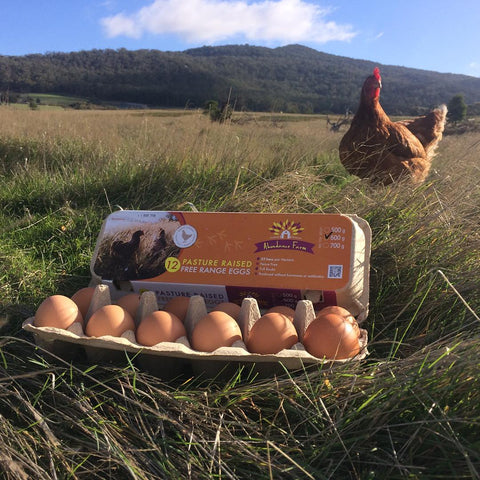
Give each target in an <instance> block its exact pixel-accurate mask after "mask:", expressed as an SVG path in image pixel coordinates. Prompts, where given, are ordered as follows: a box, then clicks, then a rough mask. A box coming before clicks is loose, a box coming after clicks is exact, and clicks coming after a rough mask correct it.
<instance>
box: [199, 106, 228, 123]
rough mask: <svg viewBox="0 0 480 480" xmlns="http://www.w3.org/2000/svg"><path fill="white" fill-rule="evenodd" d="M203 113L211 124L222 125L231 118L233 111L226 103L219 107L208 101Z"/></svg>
mask: <svg viewBox="0 0 480 480" xmlns="http://www.w3.org/2000/svg"><path fill="white" fill-rule="evenodd" d="M203 113H204V114H205V115H208V116H209V117H210V120H211V121H212V122H219V123H223V122H225V121H227V120H229V119H230V118H231V117H232V113H233V109H232V107H231V106H230V104H228V103H227V104H225V105H224V106H223V107H220V106H219V105H218V102H217V101H216V100H209V101H208V102H207V103H206V104H205V107H204V109H203Z"/></svg>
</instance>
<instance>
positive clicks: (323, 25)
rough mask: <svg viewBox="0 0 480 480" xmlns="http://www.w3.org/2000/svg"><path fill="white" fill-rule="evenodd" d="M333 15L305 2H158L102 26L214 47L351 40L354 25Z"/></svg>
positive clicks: (111, 34) (108, 19)
mask: <svg viewBox="0 0 480 480" xmlns="http://www.w3.org/2000/svg"><path fill="white" fill-rule="evenodd" d="M329 13H331V10H329V9H328V8H322V7H319V6H318V5H315V4H313V3H309V2H307V1H304V0H260V1H256V2H253V3H252V2H248V1H247V0H233V1H227V0H155V1H154V2H153V3H152V4H150V5H148V6H146V7H143V8H141V9H140V10H138V11H137V12H135V13H133V14H124V13H119V14H117V15H114V16H110V17H105V18H103V19H102V20H101V23H102V25H103V27H104V29H105V33H106V35H107V36H108V37H117V36H120V35H125V36H128V37H133V38H140V37H141V36H142V35H144V34H154V35H161V34H174V35H177V36H179V37H180V38H182V39H183V40H186V41H188V42H204V43H207V44H212V43H215V42H219V41H225V40H227V39H229V38H238V37H243V38H245V40H247V41H250V42H251V41H264V42H267V43H275V42H281V43H294V42H305V41H308V42H313V43H319V44H322V43H326V42H329V41H332V40H339V41H348V40H350V39H352V38H353V37H354V36H355V35H356V33H355V32H354V31H353V30H352V27H351V26H350V25H339V24H337V23H336V22H333V21H327V20H326V19H325V17H326V16H327V15H328V14H329Z"/></svg>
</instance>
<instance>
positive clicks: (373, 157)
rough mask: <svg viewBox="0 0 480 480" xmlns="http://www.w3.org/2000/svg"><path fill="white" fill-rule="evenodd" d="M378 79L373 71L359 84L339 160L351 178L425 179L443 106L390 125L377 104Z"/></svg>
mask: <svg viewBox="0 0 480 480" xmlns="http://www.w3.org/2000/svg"><path fill="white" fill-rule="evenodd" d="M381 88H382V80H381V77H380V71H379V69H378V68H375V69H374V71H373V75H371V76H369V77H367V79H366V80H365V83H364V84H363V88H362V93H361V97H360V105H359V107H358V110H357V112H356V114H355V116H354V118H353V120H352V123H351V126H350V128H349V130H348V131H347V132H346V133H345V135H344V136H343V138H342V140H341V141H340V146H339V153H340V161H341V162H342V164H343V166H344V167H345V168H346V170H347V171H348V172H349V173H351V174H352V175H356V176H358V177H361V178H368V179H370V180H372V181H375V182H380V183H383V184H389V183H392V182H394V181H396V180H399V179H401V178H403V177H408V178H409V179H410V180H411V181H412V182H413V183H421V182H423V181H424V180H425V178H426V176H427V175H428V172H429V170H430V166H431V164H432V158H433V156H434V154H435V149H436V147H437V145H438V142H439V141H440V140H441V138H442V134H443V130H444V128H445V121H446V116H447V107H446V106H445V105H441V106H440V107H438V108H436V109H435V110H433V111H432V112H430V113H429V114H428V115H425V116H423V117H418V118H416V119H414V120H405V121H401V122H392V121H391V120H390V119H389V118H388V116H387V114H386V113H385V112H384V110H383V108H382V106H381V105H380V101H379V99H380V89H381Z"/></svg>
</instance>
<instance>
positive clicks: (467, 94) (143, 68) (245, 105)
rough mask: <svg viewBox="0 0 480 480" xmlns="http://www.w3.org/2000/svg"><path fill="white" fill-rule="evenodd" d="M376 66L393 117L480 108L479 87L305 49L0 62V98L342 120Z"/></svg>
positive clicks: (479, 81) (111, 53) (460, 78)
mask: <svg viewBox="0 0 480 480" xmlns="http://www.w3.org/2000/svg"><path fill="white" fill-rule="evenodd" d="M375 65H378V66H379V67H380V69H381V73H382V79H383V87H384V88H383V90H382V97H381V98H382V105H383V106H384V108H385V110H387V112H388V113H392V114H394V113H396V114H412V113H419V112H421V111H422V110H423V109H425V108H430V107H432V106H434V105H437V104H439V103H448V101H449V100H450V99H451V97H452V96H454V95H456V94H458V93H461V94H463V95H464V98H465V101H466V103H467V104H473V103H477V102H480V78H476V77H469V76H465V75H454V74H443V73H437V72H431V71H425V70H416V69H410V68H404V67H397V66H387V65H381V64H374V63H373V62H369V61H363V60H354V59H351V58H346V57H340V56H336V55H329V54H326V53H322V52H319V51H316V50H313V49H310V48H307V47H303V46H301V45H289V46H286V47H280V48H273V49H271V48H264V47H255V46H249V45H231V46H221V47H202V48H197V49H192V50H186V51H183V52H162V51H159V50H136V51H130V50H125V49H120V50H91V51H80V52H72V53H56V52H55V53H47V54H45V55H39V54H38V55H26V56H17V57H14V56H0V92H2V95H3V98H5V97H6V96H7V97H8V96H12V95H15V94H16V93H56V94H65V95H69V96H80V97H86V98H89V99H91V100H92V101H110V102H111V101H118V102H134V103H141V104H146V105H149V106H159V107H185V106H189V107H202V106H203V105H204V104H205V102H206V101H208V100H217V101H220V102H224V101H226V100H227V98H228V96H229V93H231V101H232V103H234V104H235V108H236V109H237V110H240V109H247V110H257V111H272V110H273V111H299V112H315V113H317V112H344V111H345V110H346V109H347V108H348V109H350V110H355V109H356V107H357V104H358V99H359V94H360V89H361V86H362V83H363V80H364V78H365V77H366V76H367V75H369V74H371V72H372V70H373V68H374V66H375ZM6 94H7V95H6Z"/></svg>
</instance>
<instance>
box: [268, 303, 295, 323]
mask: <svg viewBox="0 0 480 480" xmlns="http://www.w3.org/2000/svg"><path fill="white" fill-rule="evenodd" d="M267 313H281V314H282V315H285V316H286V317H288V318H289V319H290V320H291V321H292V322H293V317H294V316H295V310H294V309H293V308H290V307H287V306H286V305H277V306H275V307H272V308H270V309H268V310H267Z"/></svg>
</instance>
